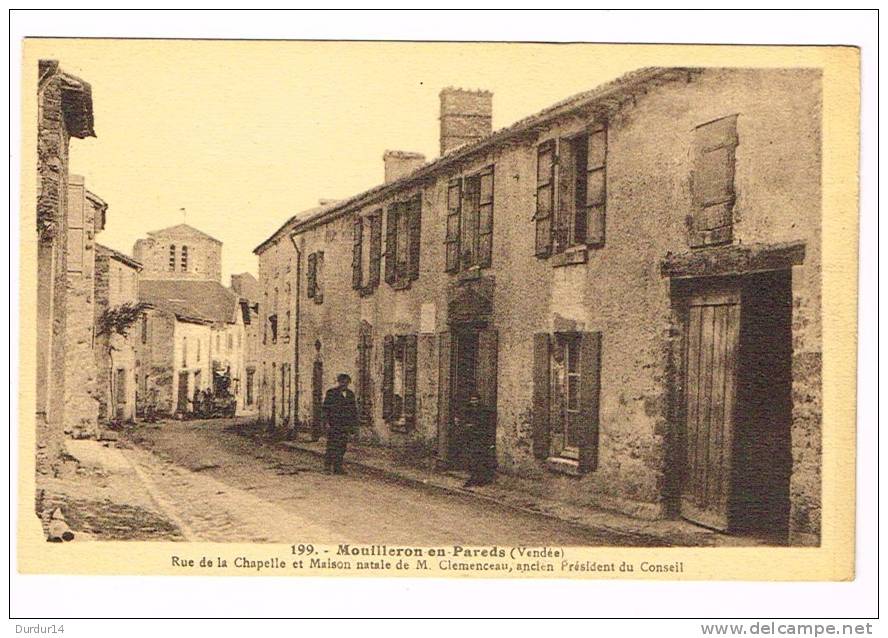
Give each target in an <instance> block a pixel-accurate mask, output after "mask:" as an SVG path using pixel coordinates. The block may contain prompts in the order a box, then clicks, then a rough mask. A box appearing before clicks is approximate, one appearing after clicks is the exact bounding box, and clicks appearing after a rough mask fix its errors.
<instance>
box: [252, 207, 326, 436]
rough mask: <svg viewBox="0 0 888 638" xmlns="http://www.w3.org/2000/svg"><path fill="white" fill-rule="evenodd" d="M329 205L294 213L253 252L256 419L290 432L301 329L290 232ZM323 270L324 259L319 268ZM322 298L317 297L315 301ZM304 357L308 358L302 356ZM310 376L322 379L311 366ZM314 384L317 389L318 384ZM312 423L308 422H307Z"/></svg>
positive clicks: (293, 422)
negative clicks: (256, 281)
mask: <svg viewBox="0 0 888 638" xmlns="http://www.w3.org/2000/svg"><path fill="white" fill-rule="evenodd" d="M333 203H334V202H333V201H332V200H321V201H320V202H319V204H318V206H317V207H315V208H311V209H309V210H307V211H303V212H301V213H298V214H296V215H294V216H292V217H290V219H288V220H287V221H286V222H285V223H284V224H283V225H282V226H281V227H280V228H278V229H277V230H276V231H275V232H274V233H273V234H272V235H271V236H270V237H269V238H268V239H266V240H265V241H264V242H262V244H260V245H259V246H257V247H256V249H255V250H254V251H253V252H254V253H255V254H256V255H257V256H258V258H259V294H260V295H261V296H260V298H259V321H258V323H257V326H259V331H258V332H259V335H258V341H259V347H260V352H261V355H260V357H259V360H260V361H261V370H260V377H259V415H260V418H261V419H262V420H263V421H264V422H266V423H272V424H274V425H276V426H283V427H288V426H289V427H292V426H295V425H296V424H297V421H298V419H297V417H296V406H297V403H298V396H297V395H298V388H299V387H300V383H299V380H298V378H296V379H294V373H296V372H297V371H298V370H300V369H301V368H300V365H299V355H300V352H299V350H298V349H297V348H296V343H297V340H298V338H299V325H298V324H297V323H296V316H297V314H298V312H299V305H300V296H299V292H298V285H299V282H300V281H301V280H302V276H301V275H300V273H299V272H298V269H299V267H300V265H299V264H300V262H299V260H298V259H297V253H296V250H295V248H294V246H293V243H292V242H291V239H290V237H291V233H292V231H293V229H294V228H295V227H296V225H297V223H298V222H299V220H301V219H305V218H308V217H311V216H312V215H316V214H318V213H320V212H322V211H324V210H326V209H327V208H329V207H330V206H331V205H333ZM317 267H318V268H319V269H321V270H323V259H321V262H320V265H318V266H317ZM322 296H323V292H321V293H320V294H319V295H318V296H316V297H315V299H320V298H322ZM306 356H308V355H306ZM311 374H312V375H315V377H316V378H323V370H320V369H319V368H318V366H315V367H314V368H313V369H312V371H311ZM316 385H317V384H316ZM309 420H310V419H309Z"/></svg>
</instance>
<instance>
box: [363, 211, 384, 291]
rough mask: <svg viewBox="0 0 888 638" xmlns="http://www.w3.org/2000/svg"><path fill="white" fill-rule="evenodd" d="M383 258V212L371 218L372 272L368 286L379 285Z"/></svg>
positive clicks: (374, 286)
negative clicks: (380, 266) (380, 264)
mask: <svg viewBox="0 0 888 638" xmlns="http://www.w3.org/2000/svg"><path fill="white" fill-rule="evenodd" d="M381 258H382V211H381V210H380V211H378V212H377V213H375V214H374V215H373V216H372V217H370V272H369V281H368V282H367V285H368V286H370V288H376V287H377V286H378V285H379V262H380V260H381Z"/></svg>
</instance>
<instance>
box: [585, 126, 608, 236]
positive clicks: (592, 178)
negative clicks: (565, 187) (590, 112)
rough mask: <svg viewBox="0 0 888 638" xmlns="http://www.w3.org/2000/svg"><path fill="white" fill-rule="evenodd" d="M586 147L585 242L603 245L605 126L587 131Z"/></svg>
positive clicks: (605, 208) (605, 174) (605, 162)
mask: <svg viewBox="0 0 888 638" xmlns="http://www.w3.org/2000/svg"><path fill="white" fill-rule="evenodd" d="M587 140H588V141H587V144H588V146H587V147H586V189H585V190H586V210H585V215H586V224H585V226H586V243H587V244H588V245H590V246H603V245H604V220H605V212H606V210H607V128H599V129H596V130H593V131H591V132H590V133H589V137H588V138H587Z"/></svg>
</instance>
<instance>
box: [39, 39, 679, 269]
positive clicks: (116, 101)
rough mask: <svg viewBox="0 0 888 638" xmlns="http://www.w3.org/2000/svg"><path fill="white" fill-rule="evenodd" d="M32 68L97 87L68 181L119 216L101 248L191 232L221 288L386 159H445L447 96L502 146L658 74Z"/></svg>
mask: <svg viewBox="0 0 888 638" xmlns="http://www.w3.org/2000/svg"><path fill="white" fill-rule="evenodd" d="M648 51H649V53H650V54H648ZM38 58H53V59H58V60H59V61H60V64H61V67H62V69H63V70H65V71H67V72H68V73H71V74H74V75H76V76H78V77H80V78H81V79H83V80H85V81H87V82H89V83H90V84H91V85H92V89H93V106H94V113H95V130H96V134H97V137H96V138H95V139H87V140H72V143H71V152H70V157H71V159H70V172H71V173H72V174H79V175H83V176H84V177H85V179H86V186H87V188H88V189H89V190H91V191H92V192H94V193H96V194H97V195H99V196H100V197H101V198H102V199H104V200H105V201H106V202H107V203H108V205H109V208H108V221H107V226H106V228H105V230H104V231H103V232H102V233H100V234H99V236H98V241H99V242H100V243H103V244H105V245H108V246H111V247H112V248H115V249H117V250H120V251H122V252H125V253H127V254H132V247H133V243H134V242H135V240H136V239H138V238H139V237H143V236H145V233H147V232H148V231H151V230H157V229H160V228H164V227H167V226H171V225H174V224H178V223H181V222H182V221H185V222H186V223H188V224H190V225H191V226H194V227H196V228H199V229H200V230H203V231H204V232H206V233H209V234H210V235H212V236H214V237H216V238H217V239H219V240H221V241H222V242H223V251H222V262H223V263H222V277H223V283H227V282H228V277H229V275H230V274H231V273H237V272H243V271H250V272H253V273H254V274H255V273H256V269H257V268H256V267H257V262H256V257H255V255H253V253H252V251H253V249H254V248H255V247H256V246H257V245H259V244H260V243H261V242H262V241H263V240H265V239H266V238H267V237H268V236H270V235H271V234H272V233H273V232H274V231H275V230H276V229H277V228H279V227H280V226H281V224H283V223H284V222H285V221H286V220H287V219H288V218H289V217H290V216H291V215H293V214H294V213H296V212H299V211H301V210H305V209H308V208H311V207H313V206H316V205H317V203H318V200H319V199H340V198H346V197H349V196H351V195H354V194H356V193H359V192H361V191H363V190H365V189H368V188H371V187H373V186H375V185H377V184H379V183H380V182H381V181H382V179H383V162H382V154H383V152H384V151H385V150H386V149H393V150H405V151H418V152H420V153H423V154H425V156H426V158H427V159H433V158H435V157H437V155H438V132H439V129H438V126H439V123H438V109H439V98H438V93H439V91H440V90H441V89H442V88H444V87H446V86H458V87H463V88H470V89H487V90H490V91H492V92H493V94H494V95H493V128H494V130H495V129H498V128H501V127H503V126H507V125H509V124H511V123H512V122H514V121H516V120H518V119H520V118H522V117H525V116H527V115H529V114H531V113H534V112H536V111H538V110H540V109H542V108H545V107H547V106H549V105H551V104H553V103H555V102H557V101H559V100H562V99H564V98H565V97H568V96H570V95H572V94H574V93H578V92H580V91H585V90H588V89H590V88H593V87H594V86H596V85H598V84H600V83H602V82H604V81H607V80H610V79H612V78H614V77H616V76H618V75H621V74H622V73H625V72H627V71H630V70H633V69H635V68H638V67H641V66H645V65H649V64H652V63H655V62H654V51H653V50H650V49H647V48H646V47H625V48H624V49H622V52H621V55H619V56H615V55H613V49H612V48H611V49H608V48H607V47H604V46H601V45H583V44H580V45H568V44H557V45H551V44H549V45H547V44H542V45H534V44H473V43H468V44H466V43H368V42H351V43H349V42H285V41H276V42H273V41H252V42H249V41H193V40H73V39H72V40H50V39H46V40H26V43H25V57H24V60H25V62H24V64H25V65H26V73H27V65H29V64H33V65H34V74H35V75H36V60H37V59H38ZM667 58H668V56H667ZM656 60H657V61H658V62H659V63H660V64H663V63H664V55H663V50H662V49H659V52H658V53H657V55H656ZM667 61H668V60H667ZM685 62H686V61H685ZM183 208H184V209H185V212H184V214H183V212H182V210H181V209H183Z"/></svg>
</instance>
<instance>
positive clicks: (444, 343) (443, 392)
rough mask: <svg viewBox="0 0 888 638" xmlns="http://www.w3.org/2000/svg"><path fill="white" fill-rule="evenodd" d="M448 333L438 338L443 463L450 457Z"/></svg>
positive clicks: (439, 412) (449, 341) (449, 340)
mask: <svg viewBox="0 0 888 638" xmlns="http://www.w3.org/2000/svg"><path fill="white" fill-rule="evenodd" d="M450 348H451V336H450V332H442V333H441V334H440V335H439V336H438V459H440V460H442V461H445V460H448V457H449V456H450V454H449V452H450V441H449V440H448V438H447V436H448V434H449V433H450V384H451V376H452V369H451V365H452V359H451V356H450Z"/></svg>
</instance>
